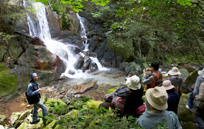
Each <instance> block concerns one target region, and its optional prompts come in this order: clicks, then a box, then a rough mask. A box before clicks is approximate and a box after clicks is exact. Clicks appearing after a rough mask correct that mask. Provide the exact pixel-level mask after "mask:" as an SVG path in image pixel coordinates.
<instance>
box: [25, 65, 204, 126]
mask: <svg viewBox="0 0 204 129" xmlns="http://www.w3.org/2000/svg"><path fill="white" fill-rule="evenodd" d="M158 69H159V63H158V62H152V63H151V65H150V67H149V68H148V69H144V70H143V77H142V81H140V78H139V77H138V76H136V75H133V76H128V77H127V78H126V82H125V84H126V86H123V87H120V88H118V89H116V90H115V91H114V92H113V93H110V94H108V95H106V96H105V98H104V100H105V102H103V103H102V104H100V106H99V109H101V108H102V107H103V108H106V109H109V107H110V108H113V109H115V108H117V109H118V110H116V111H117V112H116V113H117V114H118V115H119V116H129V115H132V116H135V117H139V118H138V120H137V121H136V124H137V125H139V126H141V127H142V128H145V129H150V128H157V126H159V125H162V126H165V127H167V128H169V129H175V128H176V129H181V128H182V127H181V124H180V122H179V120H178V117H177V110H178V104H179V100H180V96H181V94H182V92H181V86H182V83H183V80H182V78H180V75H181V73H180V71H179V70H178V68H177V67H173V68H172V69H171V70H169V72H168V75H169V76H168V79H166V80H165V81H162V80H163V78H164V76H163V74H162V73H161V72H159V70H158ZM147 71H151V75H149V76H148V74H147ZM198 74H199V76H198V77H197V80H196V83H195V87H194V90H193V92H192V93H191V94H190V96H189V103H188V105H186V107H187V108H188V109H189V110H190V109H192V108H194V105H193V99H194V98H196V97H197V98H202V97H203V96H204V91H203V89H204V82H203V81H204V69H201V68H200V69H199V71H198ZM37 80H38V76H37V74H36V73H33V74H32V75H31V81H30V83H29V85H28V90H27V93H26V96H28V98H29V97H33V96H35V97H36V96H37V99H36V101H34V102H31V104H34V108H33V112H32V114H33V117H32V118H33V121H32V122H31V123H32V124H34V123H37V122H39V121H40V119H38V118H37V110H38V108H42V112H43V123H44V124H45V125H46V124H48V123H47V119H46V116H47V115H48V112H47V108H46V106H45V105H44V104H42V103H41V102H40V101H39V98H40V90H41V89H40V88H39V86H38V83H37ZM161 82H162V84H161V85H160V83H161ZM141 84H142V85H145V87H144V88H145V89H144V88H143V86H142V85H141ZM199 88H200V90H199ZM144 93H145V102H143V99H142V96H143V95H144ZM198 94H199V96H198ZM203 99H204V98H203ZM32 100H33V98H32ZM138 110H139V111H138ZM141 110H143V111H141ZM195 116H196V120H197V123H198V127H199V128H204V122H203V120H204V118H203V116H204V111H203V109H197V111H196V114H195Z"/></svg>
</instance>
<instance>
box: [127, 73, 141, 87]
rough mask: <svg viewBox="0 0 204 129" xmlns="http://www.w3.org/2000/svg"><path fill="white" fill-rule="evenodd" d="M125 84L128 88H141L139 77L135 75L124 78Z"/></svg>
mask: <svg viewBox="0 0 204 129" xmlns="http://www.w3.org/2000/svg"><path fill="white" fill-rule="evenodd" d="M126 79H127V80H126V85H127V87H128V88H129V89H132V90H138V89H140V88H141V84H140V78H139V77H138V76H136V75H134V76H132V77H127V78H126Z"/></svg>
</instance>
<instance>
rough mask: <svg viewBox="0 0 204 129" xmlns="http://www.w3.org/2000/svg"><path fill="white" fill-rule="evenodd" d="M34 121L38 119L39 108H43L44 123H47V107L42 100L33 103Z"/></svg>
mask: <svg viewBox="0 0 204 129" xmlns="http://www.w3.org/2000/svg"><path fill="white" fill-rule="evenodd" d="M33 105H34V107H33V121H36V120H37V119H38V108H41V109H42V113H43V123H46V121H47V119H45V116H47V115H48V112H47V107H46V106H45V105H44V104H42V103H41V102H38V103H35V104H33Z"/></svg>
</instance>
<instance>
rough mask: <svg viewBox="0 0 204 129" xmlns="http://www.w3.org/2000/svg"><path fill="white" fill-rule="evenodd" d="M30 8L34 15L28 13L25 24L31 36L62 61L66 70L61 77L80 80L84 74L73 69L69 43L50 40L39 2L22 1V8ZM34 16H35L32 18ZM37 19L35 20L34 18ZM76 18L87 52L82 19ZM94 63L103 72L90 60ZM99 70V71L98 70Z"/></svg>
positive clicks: (96, 60) (43, 8)
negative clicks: (33, 10) (37, 38)
mask: <svg viewBox="0 0 204 129" xmlns="http://www.w3.org/2000/svg"><path fill="white" fill-rule="evenodd" d="M29 6H32V8H34V9H35V13H30V12H29V13H28V14H27V22H28V26H29V32H30V35H31V36H36V37H39V38H41V39H42V40H43V41H44V43H45V45H46V47H47V49H48V50H49V51H50V52H52V53H53V54H55V55H58V56H59V57H60V59H61V60H62V61H63V63H64V64H65V66H66V70H65V72H64V73H62V75H61V76H67V77H70V78H77V77H78V78H80V77H83V76H84V75H85V74H86V73H83V72H82V70H76V69H75V68H74V64H75V63H76V61H77V58H76V57H75V55H74V53H72V51H71V50H70V47H71V46H73V45H71V44H69V43H66V44H64V43H62V42H59V41H56V40H53V39H52V38H51V34H50V30H49V26H48V21H47V17H46V9H45V7H44V5H43V4H42V3H41V2H31V4H30V5H28V4H27V3H26V1H24V7H29ZM34 15H35V16H34ZM36 17H37V20H35V18H36ZM77 17H78V18H79V20H80V25H81V28H82V30H81V37H82V38H83V39H84V40H85V43H84V45H85V50H84V51H88V43H87V36H86V30H85V27H84V24H83V22H82V20H83V18H81V17H80V16H79V15H78V14H77ZM91 59H92V60H94V62H96V64H97V65H100V66H98V67H99V68H100V69H101V70H105V69H104V68H103V66H102V65H101V64H100V63H99V61H98V59H97V58H96V59H95V58H91ZM100 69H99V70H100Z"/></svg>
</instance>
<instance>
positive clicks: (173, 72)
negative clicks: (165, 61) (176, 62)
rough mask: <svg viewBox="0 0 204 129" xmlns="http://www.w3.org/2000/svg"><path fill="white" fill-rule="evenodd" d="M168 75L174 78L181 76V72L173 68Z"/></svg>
mask: <svg viewBox="0 0 204 129" xmlns="http://www.w3.org/2000/svg"><path fill="white" fill-rule="evenodd" d="M168 74H169V75H172V76H174V75H181V72H180V71H179V70H178V68H177V67H173V68H172V69H171V70H169V72H168Z"/></svg>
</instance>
